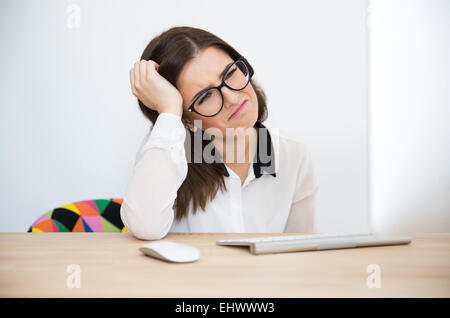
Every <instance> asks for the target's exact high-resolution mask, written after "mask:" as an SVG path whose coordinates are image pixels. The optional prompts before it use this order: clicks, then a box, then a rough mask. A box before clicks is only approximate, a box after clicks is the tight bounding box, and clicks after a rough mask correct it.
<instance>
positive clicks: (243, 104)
mask: <svg viewBox="0 0 450 318" xmlns="http://www.w3.org/2000/svg"><path fill="white" fill-rule="evenodd" d="M246 104H247V100H244V101H243V102H242V104H241V106H239V108H238V109H236V111H235V112H234V113H233V114H232V115H231V116H230V118H228V119H232V118H234V117H236V116H237V115H239V113H240V112H241V111H242V109H244V106H245V105H246Z"/></svg>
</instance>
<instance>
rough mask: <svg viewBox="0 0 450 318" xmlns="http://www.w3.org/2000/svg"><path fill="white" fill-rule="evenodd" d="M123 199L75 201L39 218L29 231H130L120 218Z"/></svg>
mask: <svg viewBox="0 0 450 318" xmlns="http://www.w3.org/2000/svg"><path fill="white" fill-rule="evenodd" d="M122 202H123V199H121V198H117V199H97V200H87V201H78V202H73V203H70V204H67V205H63V206H60V207H57V208H56V209H53V210H51V211H49V212H47V213H45V214H44V215H43V216H41V217H40V218H39V219H37V220H36V221H35V222H34V223H33V224H32V225H31V226H30V228H29V229H28V232H128V230H127V229H126V227H125V226H124V225H123V223H122V219H121V218H120V206H121V205H122Z"/></svg>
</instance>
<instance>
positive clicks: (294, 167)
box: [120, 113, 318, 240]
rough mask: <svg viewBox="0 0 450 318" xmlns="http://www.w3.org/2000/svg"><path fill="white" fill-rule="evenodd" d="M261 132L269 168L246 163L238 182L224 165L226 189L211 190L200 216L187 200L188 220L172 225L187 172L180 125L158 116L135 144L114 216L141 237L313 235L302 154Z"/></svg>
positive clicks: (294, 144)
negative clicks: (267, 147) (269, 150)
mask: <svg viewBox="0 0 450 318" xmlns="http://www.w3.org/2000/svg"><path fill="white" fill-rule="evenodd" d="M262 127H264V128H265V129H267V132H268V138H267V140H268V143H269V144H270V146H271V147H273V148H272V149H273V150H274V151H272V153H271V154H270V161H269V163H268V164H267V163H266V164H262V163H260V162H259V161H258V158H257V159H256V160H255V159H254V160H253V161H252V164H251V165H250V168H249V171H248V176H247V179H246V180H245V182H244V183H243V184H242V185H241V183H242V182H241V179H240V177H239V176H238V175H237V174H236V173H235V172H234V171H233V170H232V169H230V168H228V167H227V166H226V165H224V166H225V168H226V170H227V172H228V173H227V174H225V175H228V176H225V177H224V181H225V184H226V188H227V190H228V191H226V192H225V193H224V192H223V191H222V190H220V189H219V190H218V191H217V194H216V196H215V198H214V199H213V200H212V201H210V202H208V203H207V204H206V209H205V211H203V210H202V209H201V208H199V210H198V211H196V213H195V214H193V211H192V208H193V207H192V201H191V204H190V205H189V214H188V217H185V218H183V219H182V220H181V221H180V222H177V221H176V220H175V219H174V209H173V205H174V202H175V199H176V196H177V190H178V189H179V187H180V186H181V184H182V183H183V181H184V180H185V178H186V175H187V170H188V166H187V159H186V155H185V153H186V150H185V139H186V128H185V127H184V125H183V123H182V122H181V118H180V117H179V116H177V115H175V114H171V113H162V114H160V115H159V116H158V118H157V120H156V122H155V124H154V125H150V131H149V132H148V133H147V135H146V136H145V137H144V139H143V140H142V142H141V145H140V147H139V150H138V152H137V155H136V160H135V164H134V170H133V174H132V176H131V179H130V180H129V182H128V185H127V187H126V191H125V195H124V198H123V202H122V206H121V209H120V216H121V218H122V221H123V223H124V225H125V227H126V228H127V229H128V231H129V232H130V233H131V234H132V235H134V236H135V237H136V238H138V239H143V240H158V239H161V238H163V237H164V236H165V235H166V234H167V233H168V232H210V233H214V232H216V233H226V232H233V233H237V232H241V233H243V232H246V233H282V232H295V233H315V232H316V229H315V206H316V195H317V192H318V186H317V182H316V177H315V174H314V172H313V167H312V163H311V158H310V154H309V152H308V151H307V148H306V146H305V145H304V144H303V143H302V142H300V141H299V140H296V139H295V138H292V137H287V136H286V135H285V134H284V133H283V132H282V130H279V129H273V128H269V127H266V126H264V125H262ZM258 139H259V135H258ZM258 144H259V140H258ZM222 164H223V163H222Z"/></svg>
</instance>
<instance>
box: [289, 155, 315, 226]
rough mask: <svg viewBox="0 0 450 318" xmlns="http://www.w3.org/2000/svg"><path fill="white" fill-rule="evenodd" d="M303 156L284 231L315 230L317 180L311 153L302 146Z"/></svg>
mask: <svg viewBox="0 0 450 318" xmlns="http://www.w3.org/2000/svg"><path fill="white" fill-rule="evenodd" d="M304 153H305V156H304V157H303V159H302V161H301V163H300V169H299V172H298V174H297V183H296V189H295V194H294V198H293V200H292V204H291V209H290V213H289V217H288V220H287V222H286V227H285V229H284V232H287V233H315V232H316V223H315V219H316V199H317V192H318V189H319V188H318V186H317V180H316V176H315V174H314V169H313V166H312V162H311V155H310V153H309V152H308V151H307V149H306V147H304Z"/></svg>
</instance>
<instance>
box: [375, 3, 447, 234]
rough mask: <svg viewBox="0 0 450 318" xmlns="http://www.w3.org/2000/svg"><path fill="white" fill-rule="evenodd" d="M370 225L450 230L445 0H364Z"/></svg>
mask: <svg viewBox="0 0 450 318" xmlns="http://www.w3.org/2000/svg"><path fill="white" fill-rule="evenodd" d="M369 21H370V23H369V25H370V33H369V37H370V51H369V57H370V58H369V59H370V62H371V63H370V65H371V67H370V74H371V76H370V81H369V82H370V86H369V87H370V94H369V95H370V100H371V104H370V108H371V114H370V117H371V118H372V121H371V129H370V132H371V136H372V138H371V147H370V153H371V164H370V166H371V176H372V184H371V185H372V186H371V199H372V200H371V201H372V213H371V214H372V225H373V228H374V230H376V231H378V232H389V233H407V234H415V233H427V232H450V1H448V0H384V1H380V0H372V1H371V2H370V20H369Z"/></svg>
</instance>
